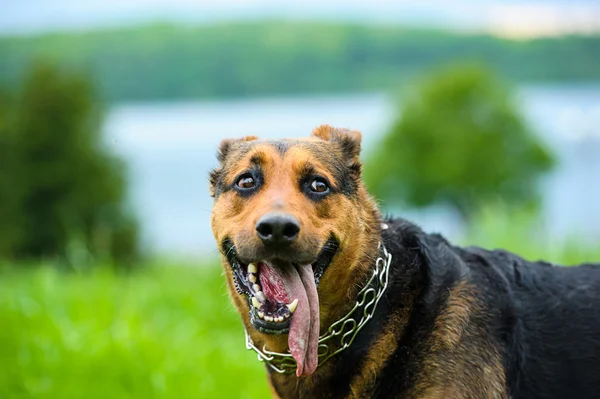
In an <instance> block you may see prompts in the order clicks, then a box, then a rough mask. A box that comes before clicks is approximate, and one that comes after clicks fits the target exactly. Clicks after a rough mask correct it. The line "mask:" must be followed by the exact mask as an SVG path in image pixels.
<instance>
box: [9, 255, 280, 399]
mask: <svg viewBox="0 0 600 399" xmlns="http://www.w3.org/2000/svg"><path fill="white" fill-rule="evenodd" d="M224 284H225V282H224V279H223V278H222V276H221V275H220V268H219V267H218V266H217V265H216V262H215V266H214V267H213V266H211V267H200V268H191V267H181V266H179V267H178V266H171V267H162V268H150V269H148V270H144V271H141V272H138V273H134V274H132V275H129V276H124V275H117V274H115V273H114V272H111V271H109V270H105V269H101V270H98V271H95V272H91V273H62V272H59V271H56V270H54V269H52V268H44V267H41V268H35V269H30V270H21V271H17V270H5V271H3V272H2V273H1V274H0V370H1V371H0V398H2V399H13V398H60V399H68V398H86V399H92V398H98V399H118V398H144V399H149V398H177V399H184V398H263V397H268V396H269V391H268V388H267V384H266V379H265V371H264V368H263V365H261V364H260V363H258V361H257V360H256V357H255V356H253V355H252V354H251V353H250V352H248V351H246V349H245V347H244V342H243V337H244V335H243V330H242V325H241V323H240V320H239V316H238V315H237V313H235V311H234V310H233V307H232V306H231V305H230V303H229V299H228V297H227V295H226V293H225V285H224Z"/></svg>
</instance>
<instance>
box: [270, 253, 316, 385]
mask: <svg viewBox="0 0 600 399" xmlns="http://www.w3.org/2000/svg"><path fill="white" fill-rule="evenodd" d="M262 277H264V278H267V279H269V280H272V279H273V278H278V279H280V280H281V283H283V286H284V287H285V290H286V291H287V295H288V297H289V299H290V302H291V301H293V300H294V299H298V306H297V307H296V310H295V311H294V315H293V316H292V320H291V322H290V332H289V335H288V346H289V348H290V352H291V354H292V356H293V357H294V359H296V363H298V367H297V369H296V376H298V377H300V376H301V375H310V374H312V373H314V372H315V370H316V369H317V366H318V361H319V360H318V356H317V355H318V346H319V323H320V320H319V296H318V294H317V286H316V284H315V278H314V275H313V270H312V266H311V265H305V266H297V267H294V266H292V265H289V264H288V265H285V267H279V268H271V267H270V266H267V270H265V273H263V271H262V269H261V278H262ZM272 283H274V282H272ZM276 285H278V284H276ZM265 288H266V287H265ZM268 291H270V290H268V289H265V293H266V294H267V298H268V297H269V292H268Z"/></svg>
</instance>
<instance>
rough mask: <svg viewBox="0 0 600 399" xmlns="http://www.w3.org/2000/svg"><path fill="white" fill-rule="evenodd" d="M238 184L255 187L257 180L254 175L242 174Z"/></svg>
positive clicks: (239, 185)
mask: <svg viewBox="0 0 600 399" xmlns="http://www.w3.org/2000/svg"><path fill="white" fill-rule="evenodd" d="M237 185H238V187H239V188H253V187H254V186H256V181H255V180H254V178H253V177H252V176H242V177H241V178H240V180H238V182H237Z"/></svg>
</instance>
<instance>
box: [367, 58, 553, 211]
mask: <svg viewBox="0 0 600 399" xmlns="http://www.w3.org/2000/svg"><path fill="white" fill-rule="evenodd" d="M553 165H554V157H553V155H552V154H551V153H550V152H549V151H548V149H546V147H544V146H543V144H542V143H541V142H540V141H539V139H538V138H537V137H536V136H535V135H533V134H532V133H531V132H530V130H529V128H528V127H527V125H526V123H525V121H524V119H523V117H522V116H521V115H520V114H519V112H518V111H517V108H516V106H515V105H514V103H513V101H512V98H511V93H510V91H509V90H508V89H507V87H506V85H504V84H503V82H501V81H500V80H498V79H497V78H496V77H495V76H494V75H493V73H492V72H491V71H490V70H488V69H487V68H485V67H484V66H481V65H475V64H467V65H457V66H451V67H448V68H445V69H442V70H440V71H438V72H436V73H434V74H433V75H431V76H429V77H428V78H427V79H426V80H425V81H424V82H423V83H422V84H421V85H420V86H419V87H417V90H416V91H415V92H414V93H412V95H408V96H407V97H406V98H404V101H403V106H402V112H401V116H400V118H399V119H398V120H397V121H396V122H395V123H394V124H393V126H392V128H391V130H390V131H389V133H388V134H387V135H386V136H385V138H384V139H383V141H382V142H381V143H380V144H379V147H378V148H377V149H376V151H374V153H373V154H372V155H371V157H370V159H369V160H368V162H367V163H366V170H365V178H366V180H367V184H368V186H369V187H370V188H371V190H372V192H373V193H374V194H375V195H376V196H377V197H378V198H380V199H382V200H384V201H386V202H387V203H388V204H394V203H396V204H403V205H409V206H414V207H424V206H428V205H431V204H434V203H443V204H446V205H450V206H452V207H454V208H455V209H456V210H457V211H458V212H459V213H460V214H461V215H462V216H463V217H464V218H468V217H469V215H470V214H472V212H474V211H476V210H477V208H478V207H479V206H480V205H482V204H484V203H486V202H488V201H490V200H496V199H498V198H500V199H501V200H502V201H504V202H505V203H506V204H508V205H521V206H535V205H536V204H537V203H538V202H539V193H538V187H537V185H536V183H537V180H538V178H539V177H540V176H541V174H542V173H543V172H546V171H548V170H549V169H551V167H552V166H553Z"/></svg>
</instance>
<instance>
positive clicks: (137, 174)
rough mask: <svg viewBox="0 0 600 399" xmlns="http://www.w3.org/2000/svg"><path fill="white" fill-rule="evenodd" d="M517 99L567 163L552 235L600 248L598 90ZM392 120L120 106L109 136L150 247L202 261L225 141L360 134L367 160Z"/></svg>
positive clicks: (294, 109) (365, 111)
mask: <svg viewBox="0 0 600 399" xmlns="http://www.w3.org/2000/svg"><path fill="white" fill-rule="evenodd" d="M518 99H519V102H520V104H521V106H522V109H523V111H524V114H525V115H526V117H527V118H528V120H529V121H530V122H531V124H532V126H533V127H534V129H535V130H536V132H537V133H539V134H540V135H541V136H543V138H544V139H545V140H546V142H547V143H548V145H550V146H551V147H552V148H553V149H554V150H555V151H556V152H557V154H558V156H559V161H560V163H559V166H558V167H557V168H556V170H555V171H554V172H553V173H552V174H551V175H550V176H548V177H547V178H546V179H545V180H544V183H543V193H544V198H545V200H544V216H545V218H546V221H547V225H548V229H549V230H550V231H551V232H552V234H554V235H556V236H560V235H565V234H587V235H593V236H595V237H597V238H600V86H580V87H574V86H527V87H523V88H521V89H520V90H519V92H518ZM392 111H393V107H392V103H391V101H389V99H388V98H387V97H385V96H384V95H380V94H372V95H357V96H343V97H335V96H333V97H293V98H272V99H248V100H236V101H223V102H169V103H136V104H119V105H116V106H114V107H113V108H112V109H111V110H110V112H109V114H108V119H107V121H106V125H105V135H106V138H107V139H108V142H109V143H110V145H111V146H112V147H113V148H114V150H115V151H117V152H118V153H120V154H122V156H123V157H125V159H126V160H127V161H128V162H129V164H130V179H131V201H132V204H133V206H134V207H135V210H136V211H137V212H138V214H139V215H140V217H141V220H142V223H143V227H144V234H145V241H146V243H147V244H148V245H150V247H151V248H152V250H153V251H156V252H160V253H165V252H166V253H175V254H186V255H200V256H203V255H207V254H210V253H212V252H214V248H215V247H214V242H213V238H212V234H211V231H210V225H209V215H210V208H211V206H212V200H211V198H210V197H209V194H208V184H207V175H208V172H209V170H210V169H211V168H213V167H215V166H216V160H215V152H216V148H217V145H218V143H219V142H220V140H221V139H223V138H230V137H240V136H244V135H248V134H254V135H257V136H260V137H262V138H277V137H279V138H282V137H305V136H307V135H309V134H310V132H311V130H312V129H313V128H314V127H316V126H317V125H319V124H323V123H327V124H330V125H334V126H341V127H350V128H353V129H357V130H360V131H362V132H363V136H364V151H365V152H368V151H369V150H371V149H372V148H373V145H374V144H375V143H376V141H377V139H378V138H380V137H381V135H382V133H384V132H385V130H386V128H387V126H388V124H389V123H390V122H391V119H392V117H393V115H394V113H393V112H392ZM406 215H408V216H409V217H410V218H411V219H413V220H415V221H416V222H418V223H420V224H422V225H423V226H424V227H425V229H427V230H436V231H440V232H442V233H445V234H448V235H450V236H452V235H453V234H455V233H456V231H455V230H454V229H453V226H454V220H453V219H452V217H451V215H449V214H447V213H445V212H443V211H441V212H440V211H437V210H430V211H425V212H408V213H405V214H404V216H406Z"/></svg>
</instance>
